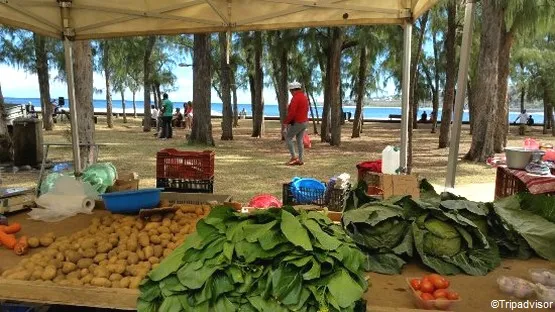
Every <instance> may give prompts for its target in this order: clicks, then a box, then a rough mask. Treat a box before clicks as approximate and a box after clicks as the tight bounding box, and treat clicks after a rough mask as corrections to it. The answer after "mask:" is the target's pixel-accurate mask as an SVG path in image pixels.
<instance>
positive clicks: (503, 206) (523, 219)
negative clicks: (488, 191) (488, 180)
mask: <svg viewBox="0 0 555 312" xmlns="http://www.w3.org/2000/svg"><path fill="white" fill-rule="evenodd" d="M521 196H522V195H521ZM534 196H537V195H534ZM542 197H543V196H540V197H539V198H542ZM524 198H525V199H524V200H523V201H524V203H525V205H527V204H528V203H530V202H535V201H538V200H531V197H528V198H526V197H524ZM493 207H494V210H495V214H496V215H497V216H498V217H499V219H500V220H501V221H502V222H503V224H504V225H507V227H508V229H509V231H506V232H509V233H510V232H513V233H518V235H520V236H521V237H522V238H523V239H524V240H526V242H527V243H528V245H529V246H530V247H531V248H532V249H533V250H534V251H535V252H536V253H537V254H538V255H539V256H540V257H542V258H545V259H547V260H550V261H554V260H555V247H554V245H553V242H555V224H554V223H553V222H550V221H549V220H548V219H546V218H544V217H543V216H541V215H537V214H535V213H534V212H532V211H531V210H533V209H531V208H530V207H528V209H529V210H524V209H521V202H520V201H519V195H514V196H511V197H506V198H503V199H501V200H499V201H497V202H495V203H493ZM524 248H525V247H524Z"/></svg>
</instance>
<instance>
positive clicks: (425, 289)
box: [420, 281, 434, 294]
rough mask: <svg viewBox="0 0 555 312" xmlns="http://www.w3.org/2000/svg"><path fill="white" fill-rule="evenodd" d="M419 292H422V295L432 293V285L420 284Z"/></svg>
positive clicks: (428, 283)
mask: <svg viewBox="0 0 555 312" xmlns="http://www.w3.org/2000/svg"><path fill="white" fill-rule="evenodd" d="M420 291H422V292H423V293H430V294H431V293H433V292H434V284H432V283H431V282H430V281H422V283H421V284H420Z"/></svg>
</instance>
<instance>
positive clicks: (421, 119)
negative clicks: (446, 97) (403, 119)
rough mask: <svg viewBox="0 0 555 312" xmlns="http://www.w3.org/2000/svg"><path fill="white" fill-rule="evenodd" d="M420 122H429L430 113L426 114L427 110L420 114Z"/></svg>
mask: <svg viewBox="0 0 555 312" xmlns="http://www.w3.org/2000/svg"><path fill="white" fill-rule="evenodd" d="M418 122H423V123H426V122H428V114H426V111H424V112H423V113H422V115H420V120H419V121H418Z"/></svg>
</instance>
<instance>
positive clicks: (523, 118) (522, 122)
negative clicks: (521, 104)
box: [514, 109, 530, 135]
mask: <svg viewBox="0 0 555 312" xmlns="http://www.w3.org/2000/svg"><path fill="white" fill-rule="evenodd" d="M528 118H530V116H528V114H526V110H525V109H523V110H522V113H520V115H518V117H516V119H515V121H514V123H516V121H517V120H519V119H520V126H519V127H518V134H519V135H524V133H525V131H526V123H527V122H528Z"/></svg>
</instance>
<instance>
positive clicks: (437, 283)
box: [430, 274, 449, 289]
mask: <svg viewBox="0 0 555 312" xmlns="http://www.w3.org/2000/svg"><path fill="white" fill-rule="evenodd" d="M430 282H432V284H433V285H434V287H435V288H436V289H445V288H447V287H448V286H449V285H448V284H447V281H446V280H445V278H443V277H442V276H440V275H437V274H433V276H431V277H430Z"/></svg>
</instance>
